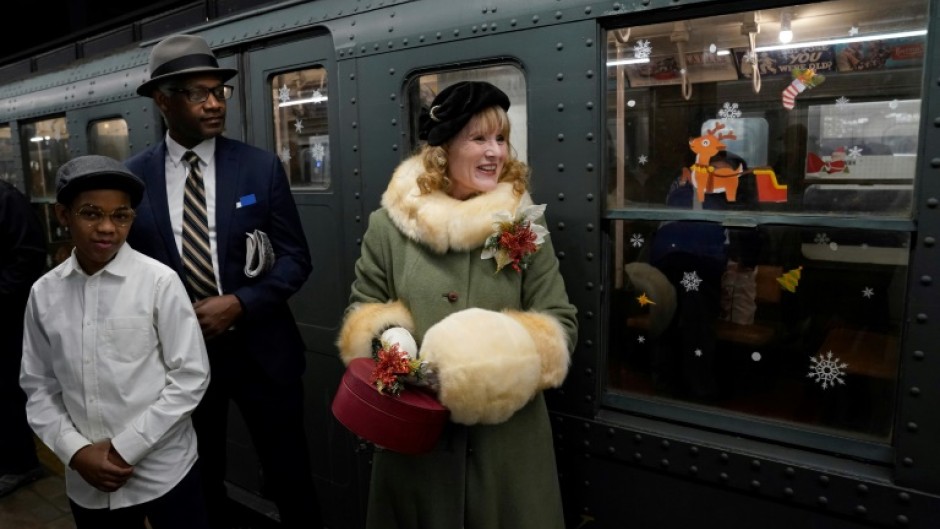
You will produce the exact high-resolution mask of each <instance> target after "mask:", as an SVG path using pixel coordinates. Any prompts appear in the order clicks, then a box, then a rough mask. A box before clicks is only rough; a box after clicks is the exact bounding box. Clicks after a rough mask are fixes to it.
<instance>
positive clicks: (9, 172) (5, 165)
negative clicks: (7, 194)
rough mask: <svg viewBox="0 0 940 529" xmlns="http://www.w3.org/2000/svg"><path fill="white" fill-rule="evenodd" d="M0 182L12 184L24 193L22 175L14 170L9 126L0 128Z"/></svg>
mask: <svg viewBox="0 0 940 529" xmlns="http://www.w3.org/2000/svg"><path fill="white" fill-rule="evenodd" d="M0 180H3V181H5V182H9V183H11V184H13V185H14V186H15V187H16V188H17V189H19V190H20V191H22V192H24V193H25V192H26V182H24V179H23V175H22V174H21V173H20V172H19V171H17V170H16V158H15V156H14V155H13V128H12V127H10V126H9V125H3V126H2V127H0Z"/></svg>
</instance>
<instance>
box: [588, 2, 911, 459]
mask: <svg viewBox="0 0 940 529" xmlns="http://www.w3.org/2000/svg"><path fill="white" fill-rule="evenodd" d="M927 22H928V17H927V1H926V0H900V1H898V2H892V3H890V4H886V3H884V2H881V1H878V0H861V1H851V2H849V1H843V0H835V1H829V2H821V3H813V4H806V5H796V6H788V7H783V8H777V9H768V10H761V11H760V12H739V13H730V14H721V15H717V16H708V17H703V18H695V19H688V20H674V21H670V22H666V23H654V24H649V25H641V26H634V27H621V28H611V29H609V31H608V33H607V72H608V98H607V100H608V104H607V109H608V113H607V116H608V118H607V122H608V129H609V130H608V138H607V145H608V147H609V149H608V152H609V155H608V158H607V160H608V166H609V167H608V171H607V173H606V174H607V178H608V185H607V189H608V196H607V206H606V214H605V216H606V218H607V228H608V230H607V232H608V233H609V237H610V241H611V244H610V247H611V252H610V263H611V270H612V275H613V277H612V278H611V281H610V283H611V285H612V286H613V287H614V289H613V293H612V294H611V296H610V305H609V314H610V320H609V332H608V339H609V343H610V347H609V356H608V360H607V366H608V391H607V393H606V402H607V403H608V404H609V405H612V406H614V407H621V408H624V409H637V408H638V407H639V408H640V409H643V410H645V411H646V412H650V413H656V414H664V415H670V416H673V417H677V418H678V417H681V418H683V420H688V421H690V422H696V421H706V422H707V423H708V424H710V425H714V424H716V422H715V418H717V417H721V418H722V419H723V420H725V422H723V423H722V424H726V425H729V426H728V427H729V428H730V429H732V430H736V429H737V430H739V431H741V432H746V431H751V430H750V428H752V426H748V425H749V424H750V425H753V424H754V419H756V418H759V420H760V422H761V423H767V422H768V421H769V422H770V423H771V424H774V425H776V426H777V427H778V428H779V429H773V430H772V431H773V432H779V436H780V440H783V441H792V440H793V439H795V438H799V439H801V440H802V441H801V442H806V443H808V444H818V447H819V448H823V449H833V450H836V451H839V452H843V453H850V454H869V455H870V454H871V452H870V451H869V448H870V447H871V446H880V447H887V446H888V445H890V443H891V433H892V431H891V428H892V424H893V423H894V420H895V415H894V413H895V409H894V408H895V393H896V390H897V376H898V372H899V358H900V355H899V344H900V340H901V334H902V327H903V321H904V317H903V314H902V312H903V307H904V296H905V289H906V283H907V277H908V264H909V253H910V247H911V244H910V243H911V240H912V237H913V232H914V229H915V224H914V221H913V189H914V180H915V176H916V174H915V173H916V171H915V168H916V165H917V154H916V153H917V149H918V143H919V141H920V139H919V137H918V130H919V124H920V107H921V90H922V86H923V81H922V79H923V74H924V56H925V50H924V47H925V43H926V32H927V31H926V28H927ZM860 404H861V405H860ZM690 406H692V407H695V408H696V409H700V408H704V409H705V410H706V413H705V414H691V413H684V412H683V411H684V410H688V409H689V407H690ZM768 431H770V430H763V431H762V432H763V433H762V434H761V435H770V436H775V435H778V434H777V433H767V432H768ZM807 432H810V433H811V435H807ZM846 438H850V439H853V440H854V441H853V442H852V443H849V444H846V443H839V442H838V441H837V440H838V439H842V440H844V439H846ZM878 453H879V454H880V455H879V456H878V457H884V458H887V457H888V456H887V455H885V454H887V453H888V451H887V450H881V451H879V452H878Z"/></svg>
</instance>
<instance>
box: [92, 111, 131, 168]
mask: <svg viewBox="0 0 940 529" xmlns="http://www.w3.org/2000/svg"><path fill="white" fill-rule="evenodd" d="M88 150H89V152H91V153H93V154H100V155H103V156H110V157H112V158H114V159H115V160H126V159H127V158H129V157H130V155H131V143H130V138H129V137H128V134H127V122H126V121H124V120H123V119H122V118H113V119H101V120H97V121H94V122H92V123H91V124H90V125H89V126H88Z"/></svg>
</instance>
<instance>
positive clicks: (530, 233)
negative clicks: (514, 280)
mask: <svg viewBox="0 0 940 529" xmlns="http://www.w3.org/2000/svg"><path fill="white" fill-rule="evenodd" d="M545 207H546V204H538V205H532V206H527V207H524V208H522V209H521V210H519V211H518V213H517V214H516V215H512V214H511V213H509V212H508V211H500V212H497V213H495V214H494V215H493V217H494V218H495V219H496V220H495V221H494V222H493V227H494V228H496V232H495V233H493V234H492V235H490V236H489V237H487V239H486V242H485V243H483V253H482V254H481V255H480V258H481V259H495V260H496V271H497V272H499V271H500V270H502V269H503V267H505V266H506V265H509V266H511V267H512V269H513V270H515V271H516V272H518V273H521V272H522V271H523V270H525V269H526V268H528V267H529V263H530V262H531V261H532V255H534V254H535V252H537V251H538V250H539V248H541V247H542V243H544V242H545V236H546V235H548V229H546V228H545V226H542V225H541V224H536V222H535V220H536V219H538V218H539V217H541V216H542V215H543V214H544V213H545Z"/></svg>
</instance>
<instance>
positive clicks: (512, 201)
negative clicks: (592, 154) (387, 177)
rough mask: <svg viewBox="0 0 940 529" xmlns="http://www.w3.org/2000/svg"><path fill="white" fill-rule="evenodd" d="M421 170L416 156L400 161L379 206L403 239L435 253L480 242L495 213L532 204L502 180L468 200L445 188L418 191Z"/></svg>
mask: <svg viewBox="0 0 940 529" xmlns="http://www.w3.org/2000/svg"><path fill="white" fill-rule="evenodd" d="M423 172H424V166H423V164H422V162H421V156H420V155H414V156H412V157H411V158H408V159H407V160H405V161H404V162H402V163H401V164H400V165H399V166H398V168H396V169H395V172H394V173H393V174H392V180H391V182H389V184H388V189H386V190H385V193H384V194H383V195H382V206H383V207H384V208H385V209H386V210H387V211H388V215H389V217H390V218H391V219H392V222H394V223H395V226H397V227H398V229H399V230H400V231H401V232H402V233H403V234H405V236H406V237H408V238H409V239H411V240H413V241H417V242H419V243H421V244H423V245H425V246H427V247H428V248H430V249H431V250H432V251H434V252H437V253H446V252H447V251H448V250H455V251H467V250H472V249H474V248H479V247H481V246H483V243H484V242H485V241H486V238H487V237H489V236H490V235H492V233H493V231H494V228H493V214H494V213H496V212H498V211H507V212H509V213H513V212H515V211H516V210H517V209H518V208H519V207H525V206H528V205H531V204H532V199H531V197H529V194H528V193H524V194H523V195H522V196H519V195H516V194H515V192H513V189H512V184H510V183H505V182H503V183H500V184H497V186H496V189H494V190H493V191H490V192H488V193H484V194H482V195H478V196H476V197H473V198H469V199H467V200H457V199H456V198H453V197H451V196H450V195H448V194H447V193H444V192H443V191H433V192H431V193H428V194H426V195H422V194H420V193H419V190H418V176H420V175H421V174H422V173H423Z"/></svg>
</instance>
